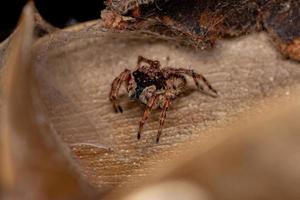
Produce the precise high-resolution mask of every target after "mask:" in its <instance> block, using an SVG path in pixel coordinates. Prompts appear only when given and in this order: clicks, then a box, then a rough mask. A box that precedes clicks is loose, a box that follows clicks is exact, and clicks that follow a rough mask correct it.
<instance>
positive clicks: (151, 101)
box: [137, 96, 158, 140]
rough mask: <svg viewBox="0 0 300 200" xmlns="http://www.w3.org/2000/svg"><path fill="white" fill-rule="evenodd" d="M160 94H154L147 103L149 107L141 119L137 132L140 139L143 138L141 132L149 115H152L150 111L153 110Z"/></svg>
mask: <svg viewBox="0 0 300 200" xmlns="http://www.w3.org/2000/svg"><path fill="white" fill-rule="evenodd" d="M157 97H158V96H153V97H151V98H150V99H149V101H148V103H147V107H146V109H145V111H144V114H143V117H142V119H141V121H140V126H139V131H138V134H137V139H138V140H139V139H140V138H141V133H142V130H143V127H144V124H145V122H146V121H147V119H148V117H149V115H150V111H151V110H152V107H153V106H154V104H155V102H156V100H157Z"/></svg>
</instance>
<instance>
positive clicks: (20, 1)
mask: <svg viewBox="0 0 300 200" xmlns="http://www.w3.org/2000/svg"><path fill="white" fill-rule="evenodd" d="M26 2H27V0H4V1H3V2H1V7H0V42H1V41H3V40H4V39H5V38H7V37H8V36H9V35H10V34H11V32H12V31H13V30H14V28H15V27H16V25H17V23H18V19H19V17H20V14H21V11H22V8H23V6H24V5H25V4H26ZM34 2H35V5H36V8H37V9H38V11H39V13H40V14H41V16H42V17H43V18H44V19H45V20H46V21H48V22H49V23H51V24H52V25H54V26H56V27H60V28H63V27H66V26H68V25H71V24H74V23H77V22H84V21H89V20H93V19H97V18H99V17H100V12H101V10H102V9H103V8H104V4H103V0H88V1H86V0H77V1H74V0H35V1H34Z"/></svg>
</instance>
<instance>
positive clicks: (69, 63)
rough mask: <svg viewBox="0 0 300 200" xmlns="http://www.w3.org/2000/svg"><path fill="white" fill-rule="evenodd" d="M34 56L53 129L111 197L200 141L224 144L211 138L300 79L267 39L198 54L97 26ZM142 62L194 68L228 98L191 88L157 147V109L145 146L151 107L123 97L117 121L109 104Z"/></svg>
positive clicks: (63, 35) (67, 33)
mask: <svg viewBox="0 0 300 200" xmlns="http://www.w3.org/2000/svg"><path fill="white" fill-rule="evenodd" d="M34 50H35V51H34V52H35V58H34V59H35V68H36V73H37V75H38V85H39V90H40V92H41V95H42V100H43V102H44V104H45V111H46V112H47V113H48V115H49V117H50V120H51V122H52V125H53V128H54V129H55V130H56V131H57V133H58V134H59V136H60V137H61V138H62V140H63V141H64V142H66V143H67V144H68V145H69V146H70V147H71V149H72V151H73V153H74V157H75V158H76V159H77V160H78V163H79V165H80V166H81V169H82V172H83V173H84V174H85V176H86V177H87V178H88V180H89V181H90V182H91V183H93V184H94V185H97V186H98V187H99V188H100V189H102V190H103V191H107V190H110V189H112V188H113V187H114V186H116V185H119V184H120V183H122V184H127V183H129V182H133V183H134V182H135V180H137V179H136V178H137V177H143V176H145V175H147V174H150V173H151V168H152V167H153V166H154V165H156V164H157V163H159V162H165V161H167V160H168V159H169V158H170V157H171V156H172V155H173V154H177V156H179V154H178V152H181V151H182V152H184V151H186V150H188V149H184V150H182V149H181V146H183V144H184V143H185V144H186V143H189V142H192V141H199V140H201V141H203V150H205V148H208V147H209V146H211V144H210V143H214V142H217V141H218V140H219V139H221V138H223V137H225V136H226V135H212V134H210V131H212V130H213V129H214V128H218V127H223V126H225V125H227V124H228V123H229V122H230V121H235V120H236V119H234V117H233V116H235V115H236V114H237V113H240V112H243V111H245V110H248V109H249V108H250V107H251V106H253V105H254V104H256V103H263V102H264V99H265V98H267V97H269V96H273V97H274V96H275V97H283V96H288V95H289V94H290V93H291V92H292V91H291V90H290V87H291V86H294V85H297V84H298V82H299V81H298V80H299V76H300V69H299V64H298V63H296V62H291V61H288V60H285V59H283V58H282V57H281V56H280V54H278V52H277V51H276V50H275V49H273V47H272V45H271V44H270V42H269V40H268V39H267V37H266V36H265V35H264V34H255V35H249V36H247V37H244V38H239V39H235V40H229V41H224V42H221V43H220V44H219V45H217V46H216V48H215V49H214V50H211V51H198V52H195V51H193V50H191V49H185V48H178V47H177V46H176V44H171V43H168V42H164V41H162V40H156V39H154V38H153V37H150V36H149V37H148V36H145V35H140V34H132V33H131V34H127V33H126V32H123V33H113V32H106V31H104V30H103V29H101V28H99V26H98V24H97V23H95V24H94V23H90V24H86V25H83V26H81V28H78V27H77V28H74V29H67V30H64V31H60V32H57V33H56V34H52V35H49V36H46V37H44V38H42V39H40V40H39V41H37V43H36V45H35V48H34ZM138 55H143V56H146V57H149V58H153V59H159V60H160V61H161V63H162V65H167V62H168V64H169V65H172V66H176V67H177V66H178V67H186V68H189V67H191V66H193V68H194V69H196V70H197V71H198V72H201V73H203V74H204V75H205V76H206V77H207V78H208V79H209V80H210V82H211V84H212V85H213V86H214V87H215V88H216V89H217V90H218V91H219V93H220V97H218V98H211V97H209V96H207V95H204V94H201V93H199V92H197V91H195V89H194V88H195V87H194V86H193V82H192V81H191V80H190V81H189V84H190V90H189V91H188V92H186V93H185V94H184V95H183V97H182V98H180V99H178V100H176V101H175V102H173V104H172V105H171V108H170V110H169V111H168V113H167V120H166V123H165V128H164V130H163V134H162V137H161V141H160V143H159V144H158V145H157V144H155V136H156V131H157V127H158V121H157V119H158V117H159V112H158V111H154V112H153V113H152V115H151V117H150V118H149V121H148V123H147V124H146V125H145V128H144V133H143V135H142V139H141V140H140V141H137V140H136V133H137V129H138V121H139V119H140V117H141V116H142V113H143V110H144V108H143V106H141V105H139V104H137V103H135V102H130V101H129V100H128V98H127V97H126V95H123V96H122V97H121V105H122V106H123V109H124V113H123V114H116V113H114V111H113V108H112V105H111V104H110V102H109V100H108V93H109V90H110V84H111V82H112V80H113V78H114V77H115V76H116V75H118V74H119V73H120V72H121V71H122V70H123V69H124V68H129V69H133V68H134V67H135V65H136V59H137V56H138ZM168 58H169V59H170V60H169V61H168ZM123 92H124V94H125V91H124V90H123ZM241 123H242V122H241ZM205 141H207V142H205ZM206 143H207V144H209V145H206ZM175 157H176V156H175ZM172 159H174V155H173V156H172ZM145 163H147V165H145V166H143V165H144V164H145ZM126 180H127V181H126Z"/></svg>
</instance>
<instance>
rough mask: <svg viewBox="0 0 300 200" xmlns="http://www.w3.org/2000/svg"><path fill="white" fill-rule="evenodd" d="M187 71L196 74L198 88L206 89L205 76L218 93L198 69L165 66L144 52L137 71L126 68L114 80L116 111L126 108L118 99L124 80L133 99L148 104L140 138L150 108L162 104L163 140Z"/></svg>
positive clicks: (181, 91)
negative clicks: (168, 112)
mask: <svg viewBox="0 0 300 200" xmlns="http://www.w3.org/2000/svg"><path fill="white" fill-rule="evenodd" d="M145 64H146V65H145ZM184 75H187V76H190V77H192V78H193V80H194V82H195V84H196V86H197V87H198V89H200V90H201V91H204V88H203V86H202V85H200V84H199V83H198V80H202V81H203V82H204V84H205V85H206V86H207V87H208V88H209V89H210V90H211V91H212V92H214V93H215V94H216V95H217V91H216V90H215V89H214V88H213V87H212V86H211V85H210V83H209V82H208V81H207V79H206V78H205V77H204V76H203V75H201V74H199V73H196V72H195V71H194V70H191V69H184V68H173V67H165V68H161V65H160V62H159V61H158V60H150V59H148V58H145V57H143V56H139V57H138V60H137V68H136V69H135V70H134V71H130V70H129V69H125V70H124V71H123V72H122V73H121V74H120V75H119V76H118V77H116V78H115V79H114V80H113V82H112V85H111V91H110V95H109V98H110V101H111V103H112V105H113V107H114V109H115V111H116V112H120V113H122V112H123V109H122V107H121V106H120V105H119V102H118V99H117V97H118V94H119V89H120V87H121V85H122V84H123V83H125V87H126V90H127V92H128V95H129V98H130V99H133V100H137V101H139V102H141V103H143V104H145V105H146V109H145V111H144V114H143V117H142V119H141V120H140V123H139V129H138V134H137V139H138V140H139V139H140V138H141V133H142V129H143V126H144V124H145V122H146V120H147V119H148V117H149V114H150V111H151V110H152V109H157V108H161V109H162V112H161V114H160V118H159V128H158V133H157V137H156V143H158V142H159V138H160V136H161V133H162V128H163V125H164V122H165V119H166V112H167V110H168V108H169V106H170V103H171V101H172V100H174V99H175V98H176V97H178V96H179V95H180V94H182V93H183V92H184V90H185V89H186V85H187V81H186V78H185V76H184Z"/></svg>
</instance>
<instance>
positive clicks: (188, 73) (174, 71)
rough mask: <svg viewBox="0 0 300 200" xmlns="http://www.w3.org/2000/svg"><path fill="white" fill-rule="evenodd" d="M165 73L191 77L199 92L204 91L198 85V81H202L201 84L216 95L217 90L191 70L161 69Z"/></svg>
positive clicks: (200, 75)
mask: <svg viewBox="0 0 300 200" xmlns="http://www.w3.org/2000/svg"><path fill="white" fill-rule="evenodd" d="M163 70H164V71H165V72H166V73H170V72H171V73H179V74H185V75H188V76H191V77H192V78H193V80H194V82H195V84H196V86H197V87H198V88H199V89H200V90H202V91H203V90H204V88H203V86H202V85H200V84H199V82H198V80H202V82H203V83H204V84H205V85H206V86H207V87H208V89H210V90H211V91H212V92H214V93H215V94H218V92H217V90H216V89H214V88H213V87H212V86H211V84H210V83H209V82H208V80H207V79H206V78H205V77H204V76H203V75H202V74H199V73H196V72H195V71H194V70H191V69H184V68H171V67H169V68H164V69H163Z"/></svg>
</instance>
